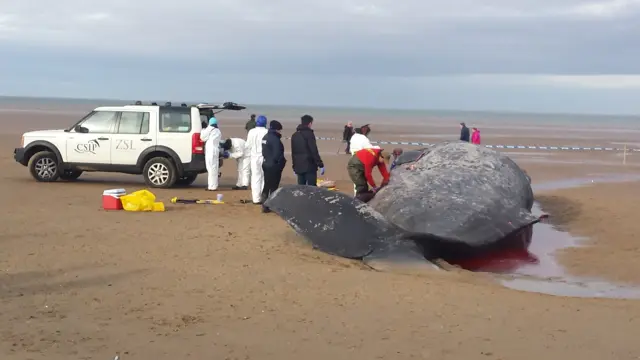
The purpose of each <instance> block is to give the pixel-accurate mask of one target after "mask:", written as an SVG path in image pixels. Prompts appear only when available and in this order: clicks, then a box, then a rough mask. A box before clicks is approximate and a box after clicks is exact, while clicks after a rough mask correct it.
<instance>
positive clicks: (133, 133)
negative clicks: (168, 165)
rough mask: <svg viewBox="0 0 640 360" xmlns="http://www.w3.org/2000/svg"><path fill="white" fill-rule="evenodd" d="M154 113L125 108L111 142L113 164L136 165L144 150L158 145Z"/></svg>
mask: <svg viewBox="0 0 640 360" xmlns="http://www.w3.org/2000/svg"><path fill="white" fill-rule="evenodd" d="M152 116H153V114H152V113H151V112H150V111H143V110H123V111H122V112H120V115H119V117H118V121H117V125H116V130H115V131H114V134H113V141H112V142H111V164H112V165H136V164H137V162H138V158H139V157H140V154H142V152H143V151H145V150H146V149H147V148H149V147H151V146H155V145H156V132H157V129H156V127H157V124H156V122H154V121H149V120H150V118H151V117H152Z"/></svg>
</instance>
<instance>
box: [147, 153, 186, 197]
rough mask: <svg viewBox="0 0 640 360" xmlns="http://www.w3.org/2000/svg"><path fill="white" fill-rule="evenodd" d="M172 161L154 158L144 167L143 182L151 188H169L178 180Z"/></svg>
mask: <svg viewBox="0 0 640 360" xmlns="http://www.w3.org/2000/svg"><path fill="white" fill-rule="evenodd" d="M176 172H177V171H176V166H175V165H174V164H173V161H171V160H170V159H167V158H164V157H155V158H153V159H151V160H149V161H147V163H146V164H145V165H144V169H143V171H142V174H143V176H144V182H145V183H146V184H147V185H148V186H149V187H152V188H164V189H166V188H170V187H172V186H173V185H174V184H175V183H176V181H177V180H178V178H177V174H176Z"/></svg>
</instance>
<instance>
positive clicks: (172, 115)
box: [160, 110, 191, 132]
mask: <svg viewBox="0 0 640 360" xmlns="http://www.w3.org/2000/svg"><path fill="white" fill-rule="evenodd" d="M160 131H162V132H190V131H191V114H190V113H187V112H181V111H171V110H168V111H167V110H165V111H163V112H162V113H161V115H160Z"/></svg>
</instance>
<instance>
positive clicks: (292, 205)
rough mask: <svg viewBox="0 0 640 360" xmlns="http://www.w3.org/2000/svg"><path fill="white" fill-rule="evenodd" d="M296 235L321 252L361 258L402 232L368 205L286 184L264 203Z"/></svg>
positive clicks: (325, 191) (332, 193)
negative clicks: (294, 231) (302, 237)
mask: <svg viewBox="0 0 640 360" xmlns="http://www.w3.org/2000/svg"><path fill="white" fill-rule="evenodd" d="M265 206H267V207H268V208H269V209H271V211H273V212H275V213H276V214H278V215H279V216H280V217H281V218H283V219H284V220H285V221H286V222H287V223H288V224H289V225H290V226H291V227H292V228H293V229H294V230H296V232H298V233H299V234H300V235H302V236H304V237H305V238H306V239H307V240H309V241H310V242H311V243H312V244H313V247H314V248H316V249H318V250H321V251H323V252H326V253H329V254H332V255H337V256H341V257H345V258H350V259H362V258H364V257H366V256H368V255H371V254H372V253H373V252H376V251H380V250H382V249H385V248H386V247H387V243H388V240H389V239H399V238H401V237H402V236H403V235H404V232H403V231H402V230H401V229H399V228H398V227H396V226H395V225H393V224H391V223H389V222H388V221H387V220H386V219H385V218H384V217H383V216H382V215H380V214H379V213H378V212H377V211H375V210H373V208H371V207H370V206H368V205H367V204H365V203H363V202H361V201H359V200H357V199H354V198H351V197H349V196H347V195H345V194H343V193H340V192H336V191H330V190H327V189H324V188H320V187H315V186H306V185H285V186H283V187H281V188H279V189H278V190H276V191H275V192H274V193H273V194H272V195H271V197H270V198H269V199H268V200H267V201H266V202H265Z"/></svg>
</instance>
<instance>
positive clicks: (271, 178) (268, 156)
mask: <svg viewBox="0 0 640 360" xmlns="http://www.w3.org/2000/svg"><path fill="white" fill-rule="evenodd" d="M281 132H282V124H280V122H279V121H277V120H271V122H270V123H269V132H268V133H267V134H266V135H265V136H264V137H263V138H262V157H263V158H264V160H263V161H262V171H263V172H264V187H263V188H262V199H261V203H262V204H263V205H262V212H265V213H267V212H270V210H269V208H267V207H266V206H265V205H264V202H265V201H267V199H268V198H269V196H270V195H271V193H273V192H274V191H276V189H278V187H279V186H280V180H281V179H282V170H284V166H285V164H286V163H287V159H285V157H284V145H283V144H282V140H280V138H281V137H282V134H281Z"/></svg>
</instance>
